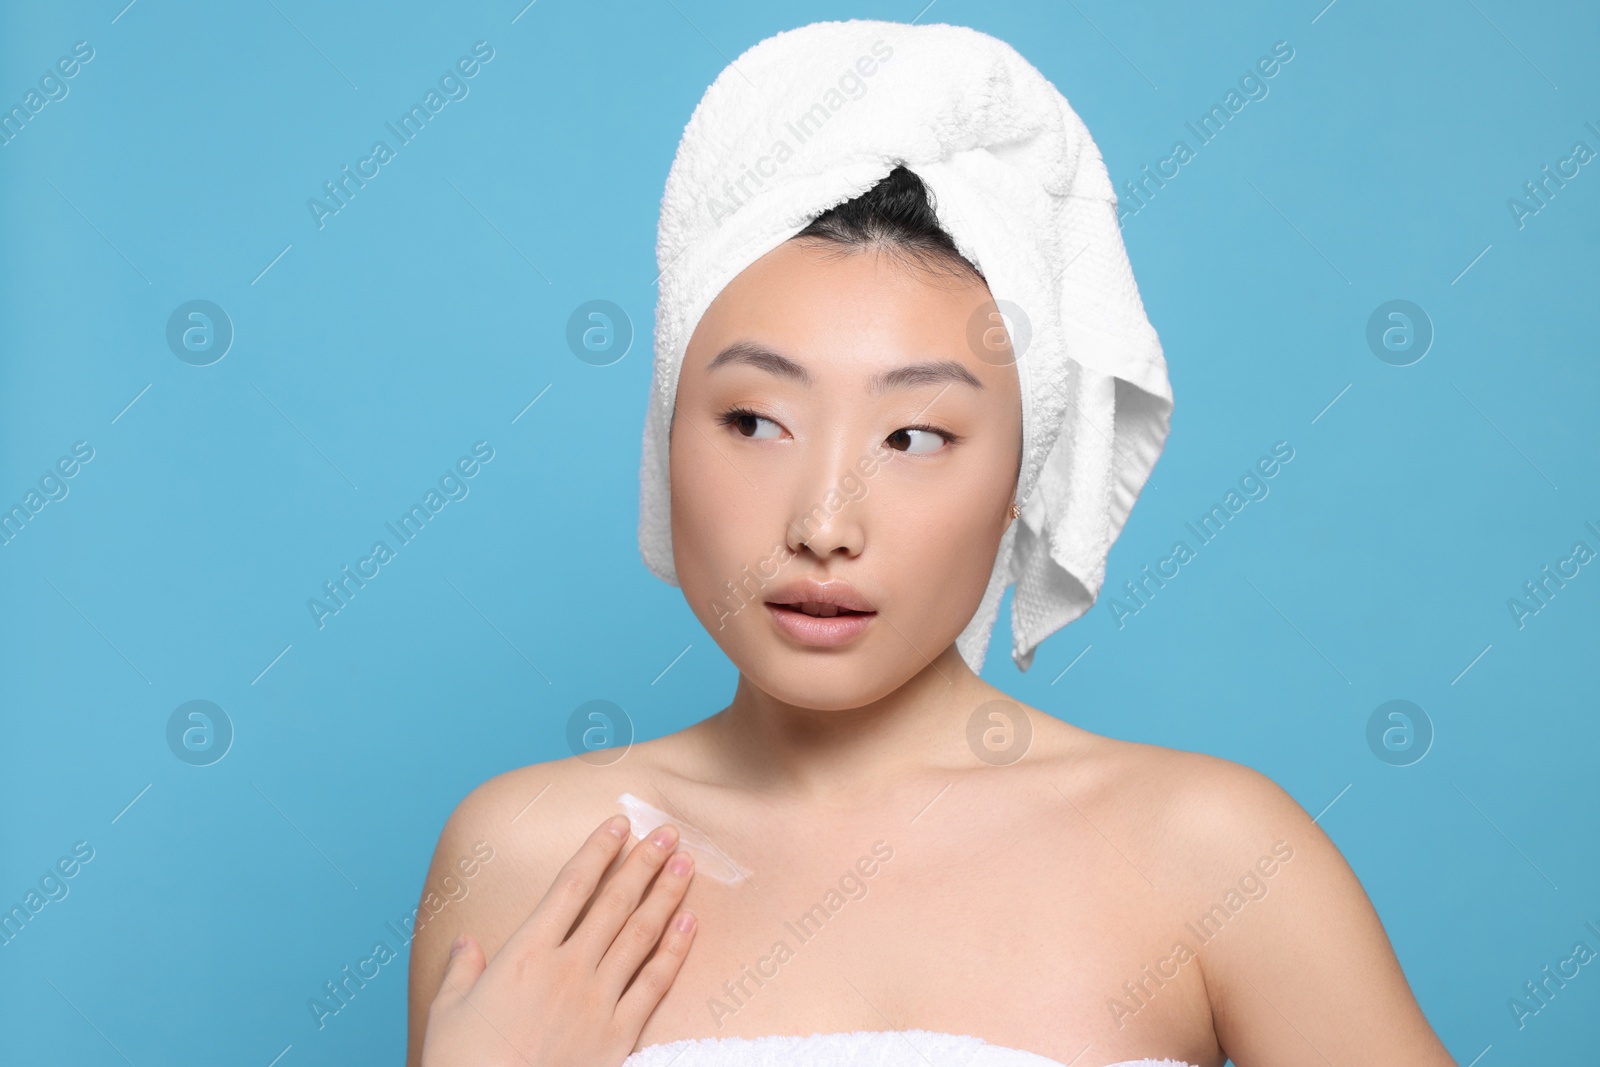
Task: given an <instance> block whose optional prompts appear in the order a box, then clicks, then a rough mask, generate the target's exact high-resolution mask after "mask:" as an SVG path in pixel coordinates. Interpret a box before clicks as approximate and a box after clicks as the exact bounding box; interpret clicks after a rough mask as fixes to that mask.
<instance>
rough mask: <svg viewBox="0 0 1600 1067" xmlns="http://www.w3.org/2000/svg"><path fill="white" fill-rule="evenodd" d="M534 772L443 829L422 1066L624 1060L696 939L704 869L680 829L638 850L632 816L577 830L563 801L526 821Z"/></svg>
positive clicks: (424, 974)
mask: <svg viewBox="0 0 1600 1067" xmlns="http://www.w3.org/2000/svg"><path fill="white" fill-rule="evenodd" d="M525 770H530V769H525ZM527 778H528V775H527V774H520V773H518V772H512V773H511V774H508V775H502V776H500V777H499V778H496V779H492V780H491V781H490V782H487V783H485V784H484V785H482V786H479V787H478V789H476V790H474V791H473V793H472V794H471V795H470V796H468V798H467V799H466V800H464V801H463V802H462V803H461V805H460V806H459V807H458V808H457V809H456V811H455V812H454V813H453V814H452V815H451V816H450V819H449V820H448V821H447V822H446V824H445V828H444V831H443V832H442V833H441V834H440V837H439V843H438V846H437V847H436V848H435V850H434V856H433V862H432V864H431V865H430V867H429V870H428V879H427V882H426V884H425V886H424V889H423V894H422V908H421V910H420V911H419V913H418V918H417V926H416V928H415V932H414V936H413V939H412V944H411V976H410V979H411V980H410V1011H409V1034H408V1047H407V1055H406V1063H407V1064H408V1065H409V1067H423V1065H425V1064H430V1063H431V1064H435V1065H445V1064H450V1065H454V1064H472V1065H473V1067H491V1065H496V1064H502V1063H505V1064H517V1065H519V1067H528V1065H530V1064H531V1065H533V1067H568V1065H582V1067H604V1065H605V1064H620V1063H621V1062H622V1061H623V1060H624V1059H625V1058H626V1057H627V1055H628V1052H629V1050H630V1049H632V1047H633V1045H634V1043H635V1042H636V1041H637V1040H638V1036H639V1033H640V1031H641V1029H642V1028H643V1026H644V1023H645V1020H646V1019H647V1018H648V1017H649V1015H650V1013H651V1012H653V1011H654V1010H655V1007H656V1005H657V1004H658V1003H659V1002H660V1000H661V997H662V996H663V995H665V993H666V991H667V989H668V987H670V986H671V984H672V981H673V979H674V978H675V977H676V976H677V972H678V968H679V967H680V966H681V964H682V962H683V957H684V955H685V954H686V953H687V952H688V949H689V945H690V944H691V942H692V941H693V939H694V928H693V925H692V921H691V924H690V925H688V926H680V925H679V924H678V923H677V922H676V921H674V920H675V919H676V918H677V917H678V916H677V915H676V914H675V912H676V909H677V907H678V905H679V904H680V903H681V901H682V900H683V897H684V894H685V892H686V891H687V889H688V886H689V881H690V879H691V878H692V877H693V863H692V858H691V857H690V856H689V855H688V853H685V852H678V853H676V855H674V847H675V846H676V844H677V833H676V830H675V828H674V827H672V826H670V825H668V826H663V827H660V828H658V830H657V831H656V833H653V834H651V835H650V838H649V839H648V840H647V841H641V842H639V843H637V844H635V845H633V846H632V847H631V848H630V847H628V845H627V840H628V836H629V835H628V827H627V821H626V820H625V819H623V818H622V817H620V816H613V817H612V818H610V819H607V820H606V821H605V822H604V823H602V824H601V825H600V826H598V827H595V826H592V825H586V826H584V827H583V828H581V829H579V828H578V827H577V826H576V825H567V824H568V823H572V820H573V818H575V817H576V816H575V815H574V814H573V811H572V809H570V808H569V809H568V810H567V811H566V812H565V813H562V812H560V809H559V807H557V806H549V807H547V808H546V809H544V810H543V811H542V812H541V814H542V815H544V818H538V817H535V816H532V815H529V816H528V817H527V818H526V819H523V820H522V821H521V823H520V825H518V818H517V816H519V815H520V814H521V813H522V812H523V811H524V810H525V809H526V808H527V802H526V800H525V799H524V797H525V795H526V794H527V793H528V790H527V788H526V786H527V784H528V783H527V781H526V779H527ZM580 807H582V805H580ZM592 816H593V808H592V807H589V808H587V809H586V814H585V815H584V816H583V818H584V821H585V823H588V820H589V819H590V818H591V817H592ZM485 857H488V858H487V859H485ZM669 860H670V861H671V862H669ZM468 872H471V873H470V874H469V873H468ZM669 924H670V925H669ZM458 936H459V937H460V938H461V940H460V942H459V943H458V942H457V938H458ZM453 944H455V946H456V947H457V948H458V949H459V951H457V952H455V953H452V952H451V947H452V945H453Z"/></svg>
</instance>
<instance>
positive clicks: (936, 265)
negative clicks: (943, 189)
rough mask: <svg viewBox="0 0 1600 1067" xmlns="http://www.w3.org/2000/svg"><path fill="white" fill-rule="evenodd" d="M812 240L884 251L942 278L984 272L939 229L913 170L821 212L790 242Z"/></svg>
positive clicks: (897, 172) (899, 169)
mask: <svg viewBox="0 0 1600 1067" xmlns="http://www.w3.org/2000/svg"><path fill="white" fill-rule="evenodd" d="M800 238H811V239H814V240H819V241H827V242H830V243H832V244H836V245H841V246H843V248H844V250H846V251H859V250H863V249H868V248H871V249H881V250H884V251H889V252H894V253H898V254H900V255H902V256H904V257H906V258H908V259H910V260H912V261H914V262H916V263H917V264H918V265H920V266H922V267H923V268H925V269H927V270H929V271H933V272H939V273H947V274H959V273H963V272H965V273H969V274H971V275H972V276H974V277H976V278H978V279H979V280H980V281H982V280H984V278H983V272H982V271H980V270H979V269H978V268H977V267H976V266H975V265H974V264H973V263H972V262H971V261H970V260H968V259H967V258H966V257H965V256H963V255H962V254H961V252H960V251H959V250H958V249H957V248H956V243H955V241H954V240H952V239H951V237H950V235H949V234H948V233H946V232H945V230H944V228H943V227H942V226H940V225H939V217H938V215H937V214H935V213H934V206H933V193H932V192H931V191H930V190H929V189H928V187H927V185H925V184H924V183H923V181H922V179H921V178H920V177H918V176H917V174H916V172H915V171H912V170H909V169H907V168H906V167H905V166H903V165H896V167H895V168H894V169H893V170H891V171H890V172H889V173H888V175H887V176H886V177H884V178H883V179H882V180H880V181H879V182H878V184H876V185H874V186H873V187H872V188H871V189H868V190H867V191H866V192H864V193H862V194H861V195H860V196H857V197H855V198H854V199H852V200H846V201H845V202H844V203H842V204H837V205H835V206H834V207H831V208H829V209H828V210H826V211H824V212H822V214H820V215H818V216H817V217H816V218H814V219H812V220H811V223H810V225H808V226H807V227H806V228H805V229H803V230H801V231H800V232H799V233H797V234H795V235H794V237H793V238H791V240H798V239H800Z"/></svg>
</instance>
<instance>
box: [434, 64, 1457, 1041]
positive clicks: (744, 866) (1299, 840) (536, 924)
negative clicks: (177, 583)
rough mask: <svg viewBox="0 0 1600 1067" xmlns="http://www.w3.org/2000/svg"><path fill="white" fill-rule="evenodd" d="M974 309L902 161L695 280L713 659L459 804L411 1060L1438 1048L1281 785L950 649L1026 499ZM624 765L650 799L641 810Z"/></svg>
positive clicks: (1328, 846) (978, 293) (683, 575)
mask: <svg viewBox="0 0 1600 1067" xmlns="http://www.w3.org/2000/svg"><path fill="white" fill-rule="evenodd" d="M873 91H874V92H877V91H878V90H877V89H876V88H875V89H874V90H873ZM697 114H698V113H697ZM996 310H997V308H996V303H995V300H994V297H993V295H992V294H991V291H990V289H989V286H988V285H987V284H986V282H985V278H984V276H983V274H982V273H980V271H979V270H978V268H977V267H976V266H975V265H974V264H973V263H972V262H970V261H969V260H968V259H966V258H964V257H963V255H962V254H961V252H960V251H958V246H957V245H956V243H955V242H954V241H952V239H951V235H950V234H949V233H948V232H946V230H944V229H942V228H941V226H940V223H939V215H938V214H937V212H936V210H935V205H930V202H929V197H928V195H927V189H926V188H925V186H924V183H923V181H922V180H920V179H919V177H918V175H917V174H916V173H915V172H914V170H913V169H910V168H906V167H896V168H895V169H894V170H893V171H892V172H891V173H890V174H889V175H888V177H886V178H884V179H883V180H882V181H880V182H879V183H878V184H877V185H876V186H875V187H873V188H871V189H870V190H869V191H867V192H866V193H864V194H862V195H860V196H858V197H856V198H854V199H852V200H850V201H848V202H846V203H843V204H841V205H839V206H837V207H834V208H831V209H829V210H827V211H825V212H823V213H822V214H821V215H820V216H819V217H817V218H816V219H815V221H813V222H812V223H811V225H809V226H807V227H806V228H805V229H803V230H801V231H800V232H799V233H798V234H797V235H796V236H794V237H793V238H792V239H789V240H785V241H783V242H782V243H781V244H779V245H777V247H775V248H773V249H772V250H771V251H769V252H767V253H765V254H764V255H761V256H760V257H759V258H757V259H755V260H754V261H753V262H751V263H750V264H749V265H748V266H747V267H745V268H744V269H743V270H742V271H740V272H739V273H738V274H737V275H736V276H735V277H734V278H733V280H732V281H731V282H729V283H728V284H727V285H726V286H724V287H723V288H722V289H721V290H720V292H718V293H717V295H716V297H715V299H714V300H712V301H711V302H710V304H709V306H707V307H706V308H705V310H704V313H703V314H702V315H701V316H700V317H699V319H698V322H697V323H696V324H695V325H694V329H693V332H692V336H691V337H690V339H689V341H688V344H687V348H686V349H685V350H684V356H683V362H682V366H681V371H680V372H679V379H678V385H677V393H676V400H675V404H674V414H673V417H672V421H671V427H670V449H669V456H670V485H671V533H672V554H673V561H674V563H675V569H676V575H677V578H678V580H679V583H680V584H681V586H682V589H683V593H684V595H685V597H686V598H687V600H688V603H689V604H690V606H691V607H692V609H693V610H694V611H695V613H696V615H697V617H698V618H699V619H700V621H701V623H702V624H703V625H705V627H706V628H707V630H708V631H709V632H710V633H711V634H712V636H713V637H714V638H715V640H716V641H717V643H718V645H719V646H720V647H721V648H722V649H723V651H724V652H725V653H726V654H727V655H728V657H729V658H730V659H731V660H732V661H733V663H734V664H735V665H736V666H737V667H738V669H739V680H738V684H737V688H736V690H735V692H734V694H733V698H732V700H731V701H730V702H729V703H728V705H727V706H726V707H725V708H723V709H722V710H720V711H718V712H717V713H716V714H714V715H712V716H710V717H709V718H707V719H705V720H703V721H701V722H699V723H697V724H695V725H694V726H691V727H689V728H688V729H685V730H682V731H680V732H678V733H675V734H672V735H670V736H667V737H663V738H660V739H657V740H653V741H649V742H645V743H641V744H637V745H634V746H633V747H632V748H631V749H630V750H629V751H628V752H627V754H626V756H625V757H623V758H621V759H618V760H616V761H615V762H611V763H600V762H598V761H595V760H593V759H585V758H576V757H575V758H572V759H565V760H560V761H555V762H551V763H544V764H539V765H535V766H530V767H524V768H521V769H519V770H514V771H511V772H509V773H506V774H502V775H500V776H499V777H497V778H494V779H492V780H490V781H488V782H486V783H484V784H483V785H482V786H480V787H479V788H477V789H476V790H474V791H473V792H472V794H471V795H470V796H468V797H467V798H466V799H465V800H464V801H463V802H462V803H461V805H460V806H459V807H458V808H457V809H456V811H455V812H454V813H453V814H452V815H451V817H450V819H449V821H448V823H447V825H446V826H445V829H444V831H443V833H442V834H441V836H440V839H439V844H438V848H437V850H436V851H435V853H434V857H433V865H432V867H431V869H430V871H429V874H428V880H427V886H428V887H430V889H431V887H434V886H437V885H438V884H439V883H440V882H441V880H442V879H444V878H446V877H448V876H449V875H451V874H452V873H453V872H454V871H455V870H456V869H457V864H458V863H459V861H460V860H461V859H462V858H463V857H471V856H473V855H481V854H482V852H481V850H482V849H483V848H484V846H485V845H487V846H488V847H491V848H492V849H493V855H494V857H495V858H494V860H493V862H492V863H488V864H483V865H481V866H480V867H478V869H477V870H478V873H477V874H476V877H475V880H474V886H473V891H472V893H471V894H470V895H468V896H466V897H464V898H462V899H460V900H458V901H455V902H453V903H452V904H451V905H450V907H449V908H447V909H445V910H444V911H442V912H441V913H440V914H439V916H438V917H437V918H436V919H434V920H432V921H430V922H429V923H427V924H426V925H425V926H424V927H423V929H422V930H421V932H419V933H418V934H417V936H416V939H415V941H414V942H413V945H412V958H411V986H410V997H411V1000H410V1004H411V1015H410V1048H409V1057H408V1063H409V1064H411V1065H412V1067H417V1065H419V1064H420V1065H421V1067H456V1065H468V1064H470V1065H473V1067H482V1065H486V1064H493V1065H499V1064H504V1065H508V1067H509V1065H513V1064H516V1065H531V1067H568V1065H572V1067H599V1065H611V1067H617V1065H620V1064H623V1063H624V1062H627V1063H628V1065H629V1067H665V1065H666V1064H668V1063H672V1064H675V1065H676V1067H709V1065H712V1064H729V1065H732V1064H750V1065H753V1064H766V1063H772V1064H776V1063H786V1064H836V1063H863V1064H864V1063H872V1064H883V1065H887V1064H923V1063H934V1064H941V1065H942V1064H946V1063H949V1064H966V1065H979V1064H982V1065H986V1067H1053V1065H1072V1067H1107V1065H1114V1064H1142V1063H1144V1062H1145V1061H1146V1059H1149V1060H1150V1062H1152V1063H1154V1062H1157V1060H1159V1061H1161V1062H1168V1061H1170V1062H1173V1063H1175V1064H1182V1065H1193V1067H1220V1065H1221V1064H1222V1063H1223V1062H1224V1060H1225V1059H1228V1058H1231V1059H1232V1061H1233V1063H1235V1064H1237V1065H1238V1067H1264V1065H1272V1067H1294V1065H1301V1064H1304V1065H1313V1064H1316V1065H1326V1064H1368V1063H1382V1064H1397V1065H1398V1064H1406V1065H1415V1067H1443V1065H1446V1064H1450V1063H1451V1062H1452V1061H1451V1059H1450V1057H1449V1056H1448V1054H1447V1053H1446V1051H1445V1050H1444V1048H1443V1046H1442V1045H1441V1044H1440V1042H1439V1040H1438V1039H1437V1037H1436V1036H1435V1035H1434V1033H1433V1031H1432V1030H1431V1029H1430V1028H1429V1026H1428V1023H1427V1021H1426V1020H1425V1019H1424V1018H1423V1015H1422V1013H1421V1011H1420V1010H1419V1008H1418V1006H1417V1003H1416V1001H1415V999H1414V998H1413V996H1412V993H1411V991H1410V989H1409V988H1408V986H1407V983H1406V980H1405V977H1404V975H1403V974H1402V972H1401V969H1400V967H1399V965H1398V963H1397V961H1396V959H1395V956H1394V953H1393V952H1392V950H1391V949H1390V946H1389V943H1388V941H1387V939H1386V937H1385V934H1384V930H1383V927H1382V925H1381V924H1380V922H1379V920H1378V917H1377V916H1376V914H1375V913H1374V911H1373V908H1372V906H1371V904H1370V903H1369V902H1368V899H1367V897H1366V895H1365V894H1364V892H1363V891H1362V888H1361V886H1360V884H1359V882H1358V881H1357V879H1356V877H1355V876H1354V874H1353V873H1352V872H1351V870H1350V868H1349V866H1348V865H1347V864H1346V863H1345V861H1344V860H1343V858H1342V857H1341V856H1340V855H1339V852H1338V851H1337V849H1336V848H1335V847H1334V846H1333V844H1332V843H1331V842H1330V841H1329V840H1328V838H1327V837H1326V835H1324V834H1323V832H1322V831H1321V830H1320V829H1319V828H1318V827H1317V826H1316V825H1315V824H1314V823H1313V822H1312V821H1311V819H1310V817H1309V816H1308V815H1307V814H1306V812H1305V811H1304V810H1302V809H1301V808H1300V806H1299V805H1298V804H1296V803H1295V802H1294V801H1293V800H1292V799H1291V798H1290V797H1288V796H1287V795H1286V794H1285V793H1284V792H1283V791H1282V790H1281V789H1279V788H1278V787H1277V786H1276V785H1274V784H1273V783H1272V782H1270V781H1269V780H1267V779H1266V778H1264V777H1263V776H1261V775H1259V774H1257V773H1255V772H1253V771H1251V770H1248V769H1246V768H1244V767H1241V766H1238V765H1235V764H1232V763H1229V762H1227V761H1225V760H1220V759H1215V758H1212V757H1209V756H1203V755H1197V754H1193V753H1187V752H1180V751H1174V750H1169V749H1165V748H1159V747H1154V746H1149V745H1142V744H1133V743H1128V742H1123V741H1117V740H1113V739H1110V738H1106V737H1100V736H1097V735H1095V734H1091V733H1089V732H1087V731H1084V730H1081V729H1078V728H1076V727H1074V726H1072V725H1070V724H1068V723H1065V722H1062V721H1060V720H1058V719H1056V718H1054V717H1052V716H1051V715H1049V714H1046V713H1044V712H1041V711H1039V710H1037V709H1034V708H1030V707H1026V706H1023V705H1020V704H1018V703H1017V702H1015V701H1013V700H1012V699H1011V698H1009V697H1007V695H1006V694H1005V693H1003V692H1001V691H1000V690H998V689H996V688H995V687H993V686H991V685H989V684H988V683H986V682H985V681H983V679H982V678H980V677H979V676H978V675H977V674H975V673H974V672H973V670H972V669H971V668H970V667H969V665H968V662H967V660H966V659H965V658H964V657H963V655H962V654H961V652H960V650H959V648H958V646H957V638H958V636H959V635H960V634H961V633H962V632H963V629H964V627H966V626H967V624H968V622H969V620H971V619H972V618H973V617H974V613H975V612H976V611H977V610H978V607H979V603H980V599H981V598H982V597H983V596H984V595H985V590H986V587H987V584H988V582H989V579H990V575H991V571H992V569H993V567H994V564H995V560H996V555H997V552H998V551H999V550H1000V547H1001V545H1002V543H1003V539H1004V537H1005V535H1006V532H1007V530H1008V528H1009V527H1010V526H1011V524H1012V523H1014V522H1015V521H1016V517H1017V513H1018V509H1017V507H1016V504H1017V493H1018V486H1019V473H1020V472H1021V470H1022V460H1023V438H1024V434H1023V411H1024V407H1023V404H1024V400H1023V393H1022V384H1021V381H1020V379H1019V374H1018V368H1017V366H1016V364H1015V361H1014V360H1013V359H995V358H992V353H989V352H983V351H978V350H975V349H974V346H973V345H972V344H971V342H970V337H971V334H970V332H969V331H970V324H971V323H972V322H973V321H974V319H975V318H976V319H979V320H983V319H985V318H987V317H988V316H990V315H991V314H992V313H994V312H995V311H996ZM1002 343H1003V344H1009V341H1007V340H1004V339H1003V340H1002ZM864 458H865V459H867V460H869V463H868V464H867V466H866V467H863V466H862V465H861V461H862V460H863V459H864ZM867 469H870V471H871V473H870V475H867V476H865V479H864V480H863V479H862V477H860V476H859V472H862V471H864V470H867ZM852 479H853V480H852ZM841 485H843V486H847V487H849V488H851V489H852V490H853V489H856V488H859V489H861V491H859V492H855V491H851V492H849V493H848V499H847V500H846V501H845V502H844V503H843V504H842V506H829V507H818V502H819V501H824V500H833V501H835V502H837V501H838V500H839V494H838V492H837V490H838V489H839V487H840V486H841ZM775 542H776V543H778V544H780V545H781V546H782V547H783V548H784V550H785V551H784V554H783V561H782V565H781V567H779V568H778V573H777V575H776V577H775V578H773V579H772V580H771V581H769V582H765V583H764V584H762V585H761V587H760V590H759V595H758V596H757V597H755V598H753V599H749V600H744V599H734V600H730V599H729V598H728V596H727V589H728V585H727V583H728V582H729V579H730V578H732V577H733V576H736V575H740V574H742V573H744V572H745V568H746V567H747V566H748V565H751V564H754V563H755V562H756V561H761V560H766V559H768V558H770V557H771V554H772V546H773V545H774V543H775ZM763 573H766V572H763ZM627 794H632V796H633V797H636V798H638V799H640V800H642V801H644V802H645V803H647V804H648V805H650V806H652V807H654V808H656V809H659V810H660V811H662V812H665V813H668V815H669V816H670V821H669V822H668V823H667V824H666V825H664V826H662V827H661V828H660V830H659V831H658V832H656V833H653V834H649V835H648V839H647V840H644V841H639V842H637V843H632V844H631V845H630V843H629V839H630V836H631V835H629V833H628V827H629V823H628V820H627V819H626V818H623V817H622V815H621V814H620V812H621V811H622V806H621V805H620V804H619V798H621V797H624V796H625V795H627ZM629 799H630V800H631V799H632V798H629ZM680 833H681V834H682V835H683V840H684V841H685V842H687V841H689V840H691V839H692V840H693V841H694V842H696V843H697V844H696V846H695V847H694V848H683V849H680V848H676V847H675V846H676V845H677V844H678V842H679V836H678V835H679V834H680ZM475 850H478V851H475Z"/></svg>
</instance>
